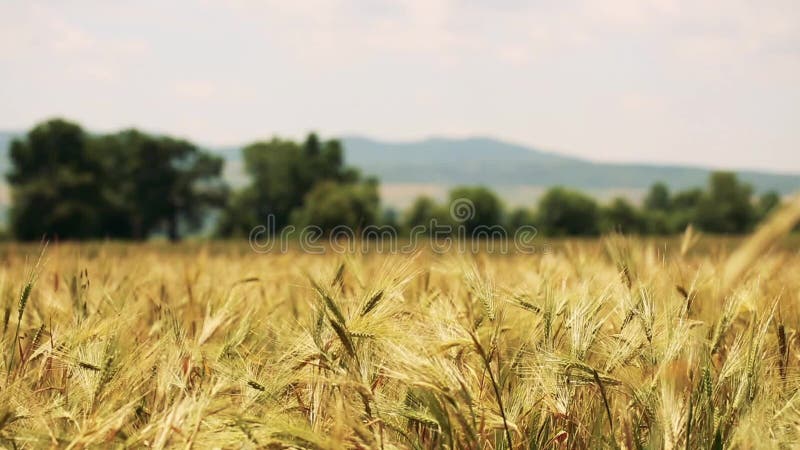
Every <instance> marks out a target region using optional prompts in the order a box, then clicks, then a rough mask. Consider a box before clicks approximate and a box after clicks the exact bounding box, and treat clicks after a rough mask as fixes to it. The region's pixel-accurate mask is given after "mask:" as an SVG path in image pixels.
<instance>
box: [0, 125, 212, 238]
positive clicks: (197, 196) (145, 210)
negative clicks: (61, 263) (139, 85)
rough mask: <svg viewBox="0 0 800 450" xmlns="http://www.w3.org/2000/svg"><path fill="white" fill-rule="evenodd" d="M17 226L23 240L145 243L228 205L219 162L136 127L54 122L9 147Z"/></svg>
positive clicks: (173, 235) (179, 142) (189, 146)
mask: <svg viewBox="0 0 800 450" xmlns="http://www.w3.org/2000/svg"><path fill="white" fill-rule="evenodd" d="M11 162H12V170H11V172H10V173H9V174H8V179H9V182H10V183H11V185H12V188H13V190H14V194H13V200H14V206H13V208H12V214H11V216H12V228H13V229H14V232H15V235H16V236H17V237H18V238H20V239H39V238H40V237H42V236H43V235H53V236H57V237H59V238H62V239H88V238H98V237H117V238H127V237H134V238H144V237H147V236H148V235H149V234H150V233H151V232H153V231H157V230H165V231H166V232H167V234H168V235H169V237H170V238H172V239H178V237H179V235H180V227H181V226H182V227H183V228H185V229H187V230H191V229H196V228H197V227H198V226H199V225H200V223H201V221H202V219H203V218H204V217H205V216H206V212H207V208H208V207H209V206H219V205H221V204H222V202H223V201H224V197H225V193H226V188H225V185H224V183H222V181H221V178H220V173H221V171H222V159H221V158H218V157H214V156H211V155H209V154H207V153H204V152H202V151H200V150H199V149H198V148H197V147H196V146H194V145H193V144H191V143H189V142H187V141H183V140H178V139H172V138H169V137H153V136H149V135H146V134H144V133H141V132H138V131H136V130H129V131H124V132H121V133H117V134H112V135H100V136H91V135H88V134H87V133H85V132H84V131H83V130H82V129H81V127H80V126H78V125H77V124H74V123H70V122H67V121H64V120H61V119H53V120H49V121H47V122H44V123H42V124H40V125H37V126H36V127H34V128H33V129H32V130H31V131H30V132H29V133H28V134H27V136H26V138H25V139H23V140H19V141H16V142H15V143H14V144H13V145H12V149H11Z"/></svg>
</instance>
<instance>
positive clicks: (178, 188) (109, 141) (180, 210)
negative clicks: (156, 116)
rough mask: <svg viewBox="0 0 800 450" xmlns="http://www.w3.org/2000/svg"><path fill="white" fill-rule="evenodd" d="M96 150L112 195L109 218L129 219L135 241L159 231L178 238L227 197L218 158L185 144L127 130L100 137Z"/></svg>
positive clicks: (192, 145)
mask: <svg viewBox="0 0 800 450" xmlns="http://www.w3.org/2000/svg"><path fill="white" fill-rule="evenodd" d="M94 149H95V152H96V153H97V154H98V155H101V156H98V158H102V161H103V162H104V173H105V174H107V175H106V178H107V180H106V183H105V186H106V187H110V189H111V190H113V191H114V192H116V196H115V197H114V200H115V201H114V202H112V204H113V206H114V208H112V210H111V212H112V213H113V217H118V216H120V215H121V216H123V217H126V218H127V222H128V223H127V228H128V229H129V230H130V231H129V233H130V236H131V237H133V238H136V239H142V238H145V237H147V236H148V235H150V234H151V233H153V232H155V231H159V230H163V231H165V232H166V234H167V236H168V237H169V238H170V240H173V241H174V240H178V239H179V237H180V235H181V231H182V229H183V230H186V231H192V230H196V229H198V228H199V227H200V226H201V225H202V221H203V218H204V217H206V215H207V213H208V212H209V211H210V210H211V209H212V208H219V207H222V206H223V205H224V203H225V200H226V198H227V193H228V192H227V187H226V186H225V184H224V183H223V182H222V179H221V174H222V165H223V160H222V158H220V157H218V156H212V155H210V154H208V153H206V152H203V151H200V150H199V149H198V148H197V147H196V146H195V145H194V144H192V143H190V142H188V141H185V140H181V139H174V138H170V137H156V136H150V135H147V134H145V133H142V132H140V131H137V130H126V131H122V132H120V133H116V134H113V135H108V136H104V137H101V138H99V139H98V142H97V143H96V144H95V145H94ZM109 195H110V194H109ZM120 211H121V212H120ZM117 222H118V220H117V219H115V220H114V223H117Z"/></svg>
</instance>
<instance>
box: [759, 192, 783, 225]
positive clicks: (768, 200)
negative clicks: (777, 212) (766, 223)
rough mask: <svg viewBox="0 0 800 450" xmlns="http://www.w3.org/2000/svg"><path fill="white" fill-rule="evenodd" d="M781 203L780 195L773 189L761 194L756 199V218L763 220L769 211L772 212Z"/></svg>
mask: <svg viewBox="0 0 800 450" xmlns="http://www.w3.org/2000/svg"><path fill="white" fill-rule="evenodd" d="M780 204H781V196H780V194H778V193H777V192H775V191H769V192H765V193H763V194H761V197H759V199H758V207H757V212H756V215H757V217H758V220H759V221H761V220H764V218H766V217H767V216H768V215H769V213H771V212H772V210H774V209H775V208H777V207H778V206H780Z"/></svg>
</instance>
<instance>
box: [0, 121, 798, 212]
mask: <svg viewBox="0 0 800 450" xmlns="http://www.w3.org/2000/svg"><path fill="white" fill-rule="evenodd" d="M21 135H22V133H13V132H12V133H9V132H5V133H4V132H0V170H2V171H3V172H4V173H5V172H6V171H7V169H8V167H9V161H8V147H9V144H10V142H11V140H12V139H13V138H14V137H17V136H21ZM342 142H343V144H344V148H345V161H346V163H347V164H349V165H352V166H355V167H358V168H360V169H361V171H362V172H363V173H364V174H367V175H374V176H377V177H378V178H379V179H380V181H381V189H382V194H383V198H384V201H385V203H387V204H388V205H391V206H396V207H404V206H406V205H407V204H408V203H410V201H411V200H413V198H414V197H415V196H416V195H419V194H428V195H432V196H434V197H443V196H444V195H445V194H446V192H447V189H449V188H450V187H452V186H455V185H462V184H471V185H475V184H481V185H486V186H489V187H491V188H493V189H495V190H497V191H498V192H499V193H500V195H501V196H503V197H504V198H505V199H506V201H507V202H509V203H512V204H513V203H522V204H530V203H531V202H532V201H534V200H535V198H536V197H537V196H538V194H540V193H541V192H542V191H543V190H545V189H546V188H547V187H549V186H555V185H563V186H569V187H573V188H577V189H581V190H584V191H587V192H589V193H592V194H595V195H596V196H598V197H600V198H605V197H609V196H610V195H620V194H621V195H627V196H628V197H632V198H633V199H634V200H636V199H637V198H640V197H641V195H642V194H643V193H644V192H645V191H646V190H647V189H648V188H649V187H650V186H651V185H652V184H653V183H655V182H658V181H662V182H664V183H666V184H667V185H669V186H670V187H671V188H672V189H684V188H688V187H695V186H697V187H699V186H703V185H704V184H705V183H706V182H707V179H708V175H709V173H710V172H712V171H713V169H711V168H706V167H692V166H679V165H653V164H621V163H604V162H596V161H590V160H586V159H581V158H576V157H571V156H565V155H560V154H557V153H553V152H547V151H543V150H539V149H536V148H532V147H528V146H524V145H518V144H512V143H509V142H505V141H502V140H498V139H493V138H486V137H474V138H465V139H452V138H443V137H435V138H429V139H424V140H416V141H407V142H389V141H381V140H376V139H371V138H367V137H361V136H345V137H343V138H342ZM209 150H210V151H212V152H214V153H217V154H219V155H220V156H222V157H223V158H225V160H226V169H225V178H226V179H227V180H228V182H229V183H230V184H231V185H233V186H241V185H243V184H245V183H246V176H245V174H244V171H243V170H242V161H241V152H240V151H239V150H238V148H237V147H224V148H223V147H218V148H213V147H210V148H209ZM737 173H738V174H739V176H740V178H741V179H742V180H743V181H745V182H747V183H750V184H751V185H752V186H753V187H754V189H755V190H756V192H765V191H768V190H776V191H778V192H780V193H781V194H790V193H792V192H795V191H797V190H800V174H777V173H770V172H765V171H751V170H739V171H737ZM0 203H4V204H6V205H7V204H8V196H7V188H6V187H5V186H2V187H0Z"/></svg>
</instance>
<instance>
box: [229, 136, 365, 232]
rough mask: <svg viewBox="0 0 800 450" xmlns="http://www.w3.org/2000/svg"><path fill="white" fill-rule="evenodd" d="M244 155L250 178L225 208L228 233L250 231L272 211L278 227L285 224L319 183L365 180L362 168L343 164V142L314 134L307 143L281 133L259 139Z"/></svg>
mask: <svg viewBox="0 0 800 450" xmlns="http://www.w3.org/2000/svg"><path fill="white" fill-rule="evenodd" d="M242 154H243V157H244V166H245V171H246V173H247V174H248V175H249V177H250V180H251V183H250V184H249V185H248V186H247V187H245V188H244V189H243V190H242V191H241V192H239V193H236V194H235V195H234V198H233V200H232V202H231V203H230V205H229V207H228V208H227V209H226V211H225V214H224V215H223V217H222V220H221V221H220V226H219V229H218V231H219V233H220V234H224V235H231V234H242V233H244V234H246V233H248V232H249V230H250V229H251V228H252V227H254V226H256V225H259V224H264V223H265V221H266V219H267V217H268V216H272V217H273V219H274V224H275V227H276V229H282V228H283V227H285V226H286V225H288V224H289V223H290V221H291V216H292V213H293V212H294V211H295V210H298V209H300V208H302V207H303V206H304V203H305V201H306V198H307V195H308V193H309V192H311V191H312V190H313V189H314V188H315V187H316V186H317V185H318V184H320V183H322V182H325V181H332V182H336V183H345V184H347V183H355V182H357V181H358V180H359V179H360V176H359V173H358V171H356V170H355V169H351V168H347V167H345V166H344V163H343V158H342V146H341V143H340V142H339V141H337V140H329V141H325V142H321V141H320V140H319V138H318V137H317V136H316V135H315V134H313V133H312V134H310V135H309V136H308V137H307V138H306V140H305V142H303V143H302V144H297V143H295V142H292V141H288V140H283V139H278V138H274V139H272V140H271V141H268V142H256V143H254V144H251V145H248V146H247V147H245V148H244V150H243V151H242Z"/></svg>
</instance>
